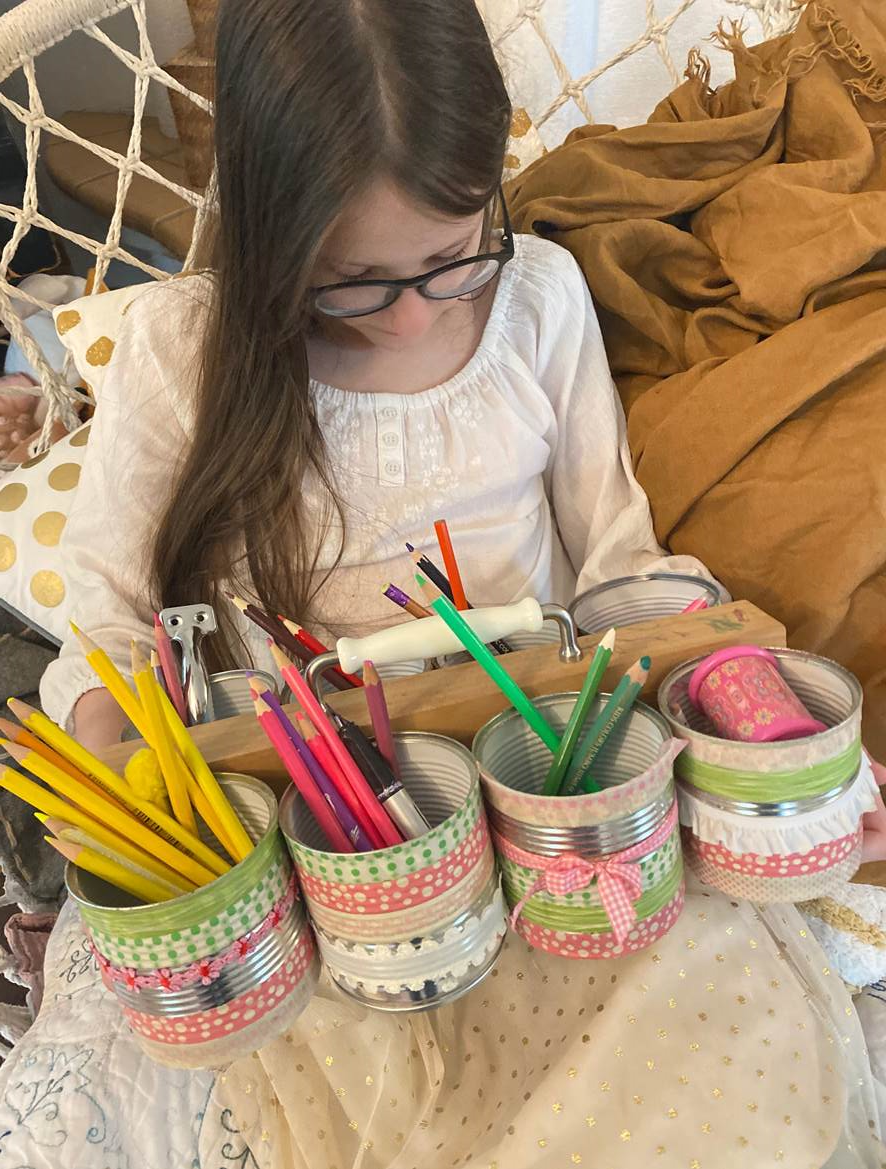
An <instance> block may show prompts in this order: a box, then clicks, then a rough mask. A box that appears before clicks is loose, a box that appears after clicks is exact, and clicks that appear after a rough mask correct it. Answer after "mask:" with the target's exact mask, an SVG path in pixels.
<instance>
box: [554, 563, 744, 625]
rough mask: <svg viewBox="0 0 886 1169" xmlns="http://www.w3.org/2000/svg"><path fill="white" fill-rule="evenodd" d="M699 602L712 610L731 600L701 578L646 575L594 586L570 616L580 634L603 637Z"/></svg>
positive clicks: (579, 599) (576, 602)
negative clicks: (601, 635)
mask: <svg viewBox="0 0 886 1169" xmlns="http://www.w3.org/2000/svg"><path fill="white" fill-rule="evenodd" d="M699 600H704V601H707V604H708V607H713V606H714V605H720V604H722V603H723V601H724V600H728V596H726V594H725V593H723V592H722V591H721V590H720V589H719V588H718V587H717V585H715V584H712V583H711V581H709V580H705V579H704V578H703V577H700V576H690V575H689V574H688V573H679V572H647V573H643V574H641V575H639V576H622V577H619V578H618V579H617V580H607V581H604V582H603V584H599V585H595V586H594V588H592V589H588V590H587V592H584V593H581V594H580V595H579V596H577V597H576V598H575V600H574V601H573V602H572V604H571V605H570V606H569V612H570V613H571V614H572V616H573V617H574V618H575V624H576V625H577V626H578V629H579V632H580V633H603V632H605V631H606V630H607V629H612V628H616V629H618V628H620V627H621V626H623V625H637V624H639V623H640V622H641V621H655V620H656V619H658V618H659V617H674V616H676V615H677V614H678V613H682V612H683V610H684V609H685V608H686V606H687V605H690V604H692V602H693V601H699Z"/></svg>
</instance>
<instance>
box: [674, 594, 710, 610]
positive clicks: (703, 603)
mask: <svg viewBox="0 0 886 1169" xmlns="http://www.w3.org/2000/svg"><path fill="white" fill-rule="evenodd" d="M707 607H708V602H707V598H706V597H696V598H695V600H694V601H690V602H689V604H688V605H687V606H686V608H685V609H681V610H680V612H681V613H697V612H698V611H699V610H700V609H706V608H707Z"/></svg>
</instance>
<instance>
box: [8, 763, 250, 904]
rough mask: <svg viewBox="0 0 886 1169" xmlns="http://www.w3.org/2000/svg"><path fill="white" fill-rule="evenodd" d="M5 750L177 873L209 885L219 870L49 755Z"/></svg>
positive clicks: (158, 814) (197, 882) (62, 793)
mask: <svg viewBox="0 0 886 1169" xmlns="http://www.w3.org/2000/svg"><path fill="white" fill-rule="evenodd" d="M6 750H7V751H8V752H9V754H10V755H11V756H12V757H13V759H15V760H16V761H17V762H18V763H21V764H22V766H23V767H27V769H28V771H30V772H31V773H32V774H33V775H36V776H37V778H38V779H42V780H43V781H44V783H48V784H49V785H50V787H52V788H54V789H55V791H57V792H58V793H59V795H61V796H64V797H65V799H67V800H70V801H71V803H73V804H76V805H77V806H78V807H80V808H82V809H83V811H84V812H87V813H88V814H89V815H90V816H92V817H93V818H94V819H96V820H98V821H99V822H100V823H102V824H106V825H107V826H108V827H109V828H113V830H114V831H115V832H118V833H119V834H120V835H121V836H128V837H129V838H130V840H132V841H134V842H135V843H137V844H138V846H139V847H140V848H143V849H144V850H145V851H146V852H150V853H152V854H153V855H154V856H156V857H158V858H159V859H160V860H161V861H163V863H164V864H166V865H169V867H170V868H171V869H175V871H176V872H177V873H181V874H182V875H183V876H185V877H187V878H188V880H189V881H193V882H194V884H195V885H207V884H208V883H209V882H210V881H212V880H214V879H215V876H216V874H215V872H214V870H212V869H210V868H208V867H206V866H204V865H202V864H199V863H198V862H197V861H196V860H194V859H193V858H192V857H190V856H188V855H187V853H184V852H181V851H180V850H179V849H177V848H175V847H174V846H173V845H172V844H169V843H168V841H166V840H164V839H163V837H162V836H158V835H157V834H156V832H152V831H151V830H150V828H148V827H147V826H146V825H145V824H142V823H141V822H140V821H139V820H136V818H135V817H134V816H131V815H129V814H128V813H126V812H119V811H118V810H117V809H116V808H115V807H114V806H113V805H112V804H110V803H109V802H108V801H107V800H106V799H103V798H99V797H98V796H95V795H93V794H92V792H90V791H87V790H86V788H84V787H82V786H81V785H80V784H78V783H76V782H75V781H74V780H73V779H71V778H70V777H69V776H67V775H65V773H64V772H63V771H60V770H59V769H58V768H57V767H56V766H55V765H54V764H52V763H49V762H48V761H47V760H46V759H41V758H40V756H39V755H35V754H34V752H33V751H31V752H28V751H25V750H24V749H23V748H21V747H17V746H15V745H7V746H6ZM37 790H38V791H39V790H40V789H39V788H38V789H37ZM28 803H30V804H34V807H35V808H40V811H41V812H45V811H46V809H45V808H42V807H41V806H40V804H37V803H34V801H33V800H32V799H30V798H28ZM152 811H153V812H154V814H155V815H157V816H160V815H161V813H160V812H158V810H157V809H156V808H152ZM169 820H170V822H171V823H173V824H174V823H175V821H174V820H172V817H171V816H170V817H169ZM207 851H209V850H207ZM210 855H212V856H214V855H215V854H214V853H210ZM217 859H220V858H217ZM227 867H228V866H226V871H227Z"/></svg>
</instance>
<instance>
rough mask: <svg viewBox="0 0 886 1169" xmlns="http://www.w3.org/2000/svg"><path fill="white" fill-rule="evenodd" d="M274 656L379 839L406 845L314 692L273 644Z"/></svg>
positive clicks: (386, 843)
mask: <svg viewBox="0 0 886 1169" xmlns="http://www.w3.org/2000/svg"><path fill="white" fill-rule="evenodd" d="M271 653H272V654H273V656H274V661H275V662H276V663H277V667H278V669H279V670H280V673H281V674H282V675H283V677H284V679H285V680H286V681H287V682H288V683H289V688H290V690H291V691H292V693H293V695H294V696H295V698H297V699H298V701H299V702H300V703H301V705H302V707H303V708H304V710H305V713H306V714H307V716H308V718H309V719H310V720H311V722H312V723H313V724H314V726H315V727H316V728H317V730H318V731H319V732H320V734H321V735H322V736H323V738H324V739H325V740H326V742H327V743H328V744H329V748H330V750H331V751H332V754H333V755H334V757H335V759H336V762H337V763H338V764H339V766H340V767H341V769H342V771H343V772H344V775H345V778H346V779H347V780H348V783H349V784H350V785H351V788H352V789H353V791H354V794H355V795H356V797H357V799H358V800H359V801H360V805H361V806H362V808H363V809H364V811H365V813H366V816H367V817H368V818H369V819H370V820H371V822H372V824H373V826H374V828H375V829H376V832H377V834H378V836H379V837H380V838H381V842H382V845H383V846H384V847H389V846H392V845H395V844H402V843H403V837H402V836H401V835H400V833H399V832H398V831H397V829H396V828H395V826H394V823H393V821H392V820H391V818H390V816H389V815H388V814H387V812H386V811H385V810H384V808H383V807H382V806H381V804H380V803H379V802H378V800H377V799H376V797H375V793H374V792H373V790H372V788H371V787H370V786H369V784H368V783H367V782H366V777H365V776H364V775H363V772H362V771H361V770H360V768H359V767H358V766H357V764H356V763H355V762H354V760H353V759H352V758H351V755H350V754H349V752H348V749H347V747H346V746H345V745H344V743H343V742H342V741H341V739H340V738H339V737H338V735H337V734H336V730H335V727H334V726H333V725H332V723H331V722H330V721H329V719H328V718H327V717H326V714H325V712H324V710H323V707H322V706H321V705H320V703H319V701H318V700H317V697H316V695H315V694H314V692H313V690H312V689H311V688H310V686H309V685H308V684H307V682H306V681H305V680H304V678H303V677H302V676H301V674H300V673H299V672H298V670H297V669H296V668H295V666H294V665H293V664H292V662H290V661H289V660H288V659H287V657H286V655H285V654H284V653H283V651H282V650H281V649H280V648H279V647H278V646H276V645H274V644H273V643H271Z"/></svg>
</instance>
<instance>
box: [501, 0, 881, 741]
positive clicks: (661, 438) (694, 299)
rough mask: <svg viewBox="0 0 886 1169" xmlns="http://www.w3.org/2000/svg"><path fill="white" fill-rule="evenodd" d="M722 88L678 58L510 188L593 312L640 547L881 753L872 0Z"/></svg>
mask: <svg viewBox="0 0 886 1169" xmlns="http://www.w3.org/2000/svg"><path fill="white" fill-rule="evenodd" d="M717 39H719V41H720V43H721V45H722V46H723V47H725V48H728V49H730V50H731V52H732V54H733V57H734V61H735V71H736V79H735V81H734V82H733V83H731V84H729V85H728V86H725V87H724V88H722V89H720V90H718V91H717V92H712V91H711V89H710V88H709V86H708V70H707V67H706V63H705V61H704V59H703V58H702V57H701V56H700V55H699V54H693V56H692V57H691V58H690V64H689V69H688V70H687V81H686V82H685V84H683V85H682V86H680V87H679V88H678V89H677V90H675V91H674V93H672V94H671V95H670V97H669V98H667V99H666V100H665V101H664V102H662V103H661V105H659V107H658V108H657V109H656V110H655V112H654V113H653V115H652V117H651V119H650V121H649V123H648V124H647V125H645V126H635V127H632V128H630V129H625V130H615V129H614V128H612V127H610V126H587V127H585V128H583V129H580V130H578V131H576V132H574V133H573V134H572V135H571V136H570V137H569V138H568V139H567V140H566V142H565V143H564V145H563V146H562V147H560V148H559V149H558V150H556V151H554V152H553V153H551V154H549V155H547V156H545V157H544V158H542V159H540V160H539V161H538V162H537V163H536V164H535V165H534V166H533V167H531V168H530V169H529V170H528V171H526V172H525V173H524V174H523V175H521V176H520V177H519V178H518V179H517V180H515V182H514V184H513V185H512V189H511V201H512V203H513V217H514V220H515V226H516V229H517V230H518V231H535V232H536V233H538V234H543V235H547V236H550V237H551V238H553V239H555V240H556V241H557V242H558V243H561V244H563V245H564V246H565V247H567V248H568V249H569V250H570V251H571V252H572V253H573V254H574V255H575V257H576V259H577V260H578V262H579V263H580V265H581V267H582V269H583V270H584V273H585V275H586V277H587V280H588V283H589V285H590V288H591V291H592V293H593V295H594V298H595V300H596V302H597V306H598V310H599V312H600V317H601V322H602V325H603V331H604V335H605V338H606V345H607V350H608V353H609V358H610V363H611V365H612V369H613V373H614V375H615V378H616V382H617V384H618V387H619V391H620V393H621V395H622V399H623V401H624V404H625V409H626V411H627V413H628V432H629V436H630V440H631V445H632V449H633V453H634V460H635V465H636V471H637V475H638V477H639V479H640V482H641V483H642V485H643V487H644V488H645V489H646V491H647V493H648V495H649V498H650V501H651V504H652V509H653V514H654V518H655V525H656V532H657V534H658V537H659V539H660V541H661V542H662V543H664V544H666V545H668V546H670V547H671V548H672V549H673V550H674V551H675V552H691V553H694V554H695V555H696V556H699V557H701V558H702V559H703V560H704V561H705V562H706V563H707V564H708V566H709V567H710V569H711V570H712V571H713V572H714V573H716V575H717V576H718V577H719V578H720V579H721V580H722V581H723V582H724V583H725V584H726V586H727V587H728V588H729V589H730V590H731V591H732V593H733V594H734V595H735V596H741V597H746V598H748V599H750V600H753V601H755V602H756V603H758V604H760V605H762V606H763V607H764V608H766V609H768V610H769V611H770V612H771V613H773V614H774V615H776V616H777V617H779V619H781V620H782V621H784V623H785V624H786V625H787V627H788V632H789V636H790V641H791V644H792V645H795V646H799V647H804V648H807V649H811V650H814V651H816V652H820V653H824V654H827V655H829V656H831V657H834V658H836V659H837V660H839V661H841V662H843V664H844V665H846V666H848V667H850V668H851V669H853V670H854V671H855V672H856V673H857V674H858V675H859V677H860V678H861V679H862V681H863V682H864V683H865V686H866V701H865V706H866V720H867V722H866V741H867V742H868V745H869V747H870V749H872V750H873V751H874V753H875V754H879V757H880V758H881V759H886V5H884V4H883V2H882V0H827V2H824V0H821V2H819V0H812V2H811V3H809V4H808V5H807V6H806V8H805V9H804V12H803V15H802V18H801V20H800V23H799V25H798V27H797V29H796V31H795V32H794V33H792V34H789V35H787V36H784V37H780V38H778V39H776V40H773V41H770V42H767V43H766V44H763V45H759V46H756V47H753V48H749V47H747V46H746V45H745V44H744V43H743V40H742V38H741V34H740V30H739V29H737V28H736V27H734V26H733V27H732V28H731V29H725V28H721V30H720V32H719V33H718V35H717Z"/></svg>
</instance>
